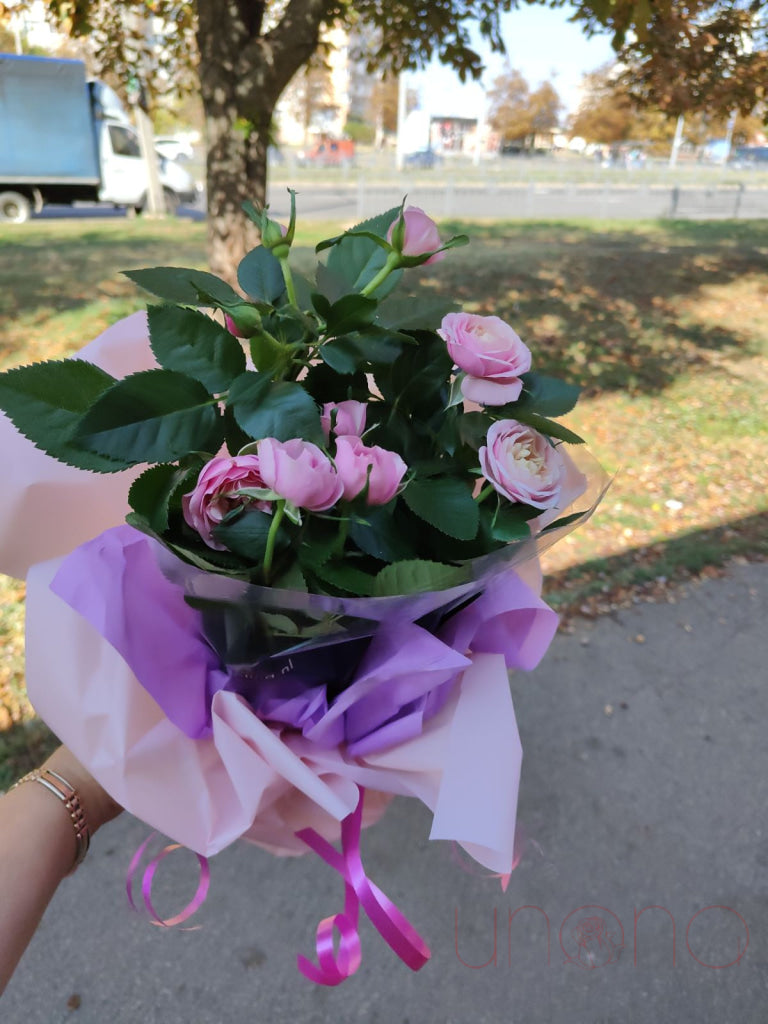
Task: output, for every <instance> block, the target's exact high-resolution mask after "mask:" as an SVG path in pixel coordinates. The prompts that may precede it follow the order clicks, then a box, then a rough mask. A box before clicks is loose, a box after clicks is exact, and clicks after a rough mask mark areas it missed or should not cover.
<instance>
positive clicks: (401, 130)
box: [395, 71, 408, 171]
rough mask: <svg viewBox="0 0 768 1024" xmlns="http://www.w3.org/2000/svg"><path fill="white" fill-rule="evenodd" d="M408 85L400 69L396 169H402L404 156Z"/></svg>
mask: <svg viewBox="0 0 768 1024" xmlns="http://www.w3.org/2000/svg"><path fill="white" fill-rule="evenodd" d="M407 96H408V85H407V82H406V78H405V72H404V71H401V72H400V75H399V76H398V79H397V143H396V147H395V166H396V167H397V169H398V171H402V169H403V157H404V156H405V118H406V109H407Z"/></svg>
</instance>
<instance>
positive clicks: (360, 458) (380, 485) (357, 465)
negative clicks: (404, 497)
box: [336, 436, 408, 505]
mask: <svg viewBox="0 0 768 1024" xmlns="http://www.w3.org/2000/svg"><path fill="white" fill-rule="evenodd" d="M369 467H370V479H369V476H368V473H369ZM336 468H337V470H338V471H339V476H340V477H341V480H342V483H343V485H344V497H345V498H346V499H347V501H351V500H352V499H353V498H356V497H357V496H358V494H360V492H361V491H362V490H363V488H364V487H365V484H366V481H367V480H368V481H369V484H368V494H367V497H366V501H367V503H368V504H369V505H386V503H387V502H388V501H390V500H391V499H392V498H394V496H395V495H396V494H397V489H398V487H399V486H400V482H401V480H402V479H403V476H404V475H405V472H406V470H407V469H408V467H407V466H406V464H405V463H404V462H403V460H402V459H401V458H400V456H399V455H398V454H397V452H390V451H387V449H386V448H378V447H376V446H374V447H371V448H368V447H367V446H366V445H364V444H363V442H362V441H361V439H360V438H359V437H349V436H348V437H338V438H337V439H336Z"/></svg>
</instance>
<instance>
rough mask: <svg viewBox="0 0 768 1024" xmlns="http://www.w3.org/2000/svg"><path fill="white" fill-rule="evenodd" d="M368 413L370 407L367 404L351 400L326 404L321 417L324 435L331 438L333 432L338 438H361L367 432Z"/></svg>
mask: <svg viewBox="0 0 768 1024" xmlns="http://www.w3.org/2000/svg"><path fill="white" fill-rule="evenodd" d="M334 412H335V414H336V415H335V417H334ZM367 412H368V406H367V405H366V403H365V402H356V401H354V400H353V399H351V398H350V399H348V400H347V401H345V402H326V403H325V405H324V406H323V412H322V415H321V416H320V424H321V426H322V428H323V433H324V434H325V436H326V438H330V436H331V430H333V433H334V434H336V435H337V436H338V435H340V434H354V435H355V436H356V437H360V435H361V434H362V432H363V431H364V430H365V417H366V414H367Z"/></svg>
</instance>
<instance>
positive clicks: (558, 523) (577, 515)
mask: <svg viewBox="0 0 768 1024" xmlns="http://www.w3.org/2000/svg"><path fill="white" fill-rule="evenodd" d="M587 512H588V509H584V510H583V511H581V512H572V513H571V515H569V516H562V518H560V519H556V520H555V521H554V523H550V524H549V526H545V527H544V529H543V530H542V531H541V532H542V533H551V532H552V530H560V529H562V527H564V526H570V525H571V523H577V522H578V521H579V520H580V519H583V518H584V516H585V515H586V514H587Z"/></svg>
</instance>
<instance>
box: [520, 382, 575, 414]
mask: <svg viewBox="0 0 768 1024" xmlns="http://www.w3.org/2000/svg"><path fill="white" fill-rule="evenodd" d="M521 380H522V382H523V392H522V394H521V395H520V398H519V399H518V400H517V402H514V403H511V405H510V406H509V407H508V408H509V409H510V413H509V414H510V416H511V417H512V418H514V412H513V411H511V410H514V409H530V410H531V411H532V412H536V413H539V414H540V415H542V416H564V415H565V414H566V413H567V412H570V411H571V409H573V407H574V406H575V405H576V402H577V401H578V399H579V394H580V393H581V388H580V387H578V386H577V385H576V384H569V383H568V382H567V381H564V380H560V378H559V377H547V376H545V375H544V374H542V373H524V374H523V376H522V377H521Z"/></svg>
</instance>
